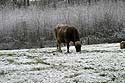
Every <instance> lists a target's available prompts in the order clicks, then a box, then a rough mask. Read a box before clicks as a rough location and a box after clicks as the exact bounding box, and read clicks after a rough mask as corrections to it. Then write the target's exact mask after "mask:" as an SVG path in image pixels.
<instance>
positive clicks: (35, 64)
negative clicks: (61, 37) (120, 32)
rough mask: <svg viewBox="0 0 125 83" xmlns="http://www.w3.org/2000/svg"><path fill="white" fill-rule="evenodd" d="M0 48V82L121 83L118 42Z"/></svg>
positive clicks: (124, 79) (123, 59)
mask: <svg viewBox="0 0 125 83" xmlns="http://www.w3.org/2000/svg"><path fill="white" fill-rule="evenodd" d="M62 50H63V52H62V53H59V52H56V47H54V48H41V49H23V50H1V51H0V83H125V50H124V49H120V48H119V44H118V43H113V44H97V45H83V46H82V51H81V52H80V53H76V52H75V48H74V46H71V47H70V53H66V47H63V48H62Z"/></svg>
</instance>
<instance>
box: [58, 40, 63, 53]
mask: <svg viewBox="0 0 125 83" xmlns="http://www.w3.org/2000/svg"><path fill="white" fill-rule="evenodd" d="M57 49H58V51H59V52H62V50H61V43H60V42H58V43H57Z"/></svg>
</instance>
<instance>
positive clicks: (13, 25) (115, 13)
mask: <svg viewBox="0 0 125 83" xmlns="http://www.w3.org/2000/svg"><path fill="white" fill-rule="evenodd" d="M124 4H125V3H124V2H121V1H118V2H117V3H112V2H109V3H104V2H98V3H96V4H93V5H89V4H86V5H83V4H82V5H69V6H67V7H57V8H56V9H55V8H45V9H41V8H37V7H36V6H30V7H28V8H20V9H19V8H15V9H8V8H4V9H2V10H1V11H0V21H1V23H0V34H1V35H0V49H16V48H34V47H44V46H47V43H46V42H48V41H51V45H52V46H53V45H54V44H53V43H54V36H53V28H54V27H55V25H56V24H59V23H67V24H71V25H74V26H76V27H77V28H78V30H79V32H80V37H81V39H82V41H83V42H84V43H85V44H88V43H90V44H93V43H105V42H111V39H113V40H114V41H112V42H115V41H118V38H116V35H115V33H118V34H119V33H120V32H122V31H124V27H125V20H124V17H125V11H124V10H125V6H124ZM88 39H89V41H91V42H89V41H88ZM92 40H93V41H92ZM45 44H46V45H45ZM49 46H50V45H49ZM4 47H6V48H4Z"/></svg>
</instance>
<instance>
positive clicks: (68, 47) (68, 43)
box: [67, 43, 69, 53]
mask: <svg viewBox="0 0 125 83" xmlns="http://www.w3.org/2000/svg"><path fill="white" fill-rule="evenodd" d="M67 52H68V53H69V43H67Z"/></svg>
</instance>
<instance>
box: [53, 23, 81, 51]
mask: <svg viewBox="0 0 125 83" xmlns="http://www.w3.org/2000/svg"><path fill="white" fill-rule="evenodd" d="M54 33H55V37H56V41H57V49H58V50H59V51H60V52H62V51H61V43H66V44H67V52H69V43H70V42H71V41H72V42H73V44H74V45H75V48H76V52H80V51H81V42H80V38H79V33H78V31H77V29H76V28H75V27H73V26H68V25H64V24H60V25H59V24H58V25H57V26H56V28H55V29H54Z"/></svg>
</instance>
